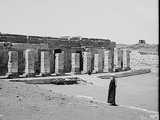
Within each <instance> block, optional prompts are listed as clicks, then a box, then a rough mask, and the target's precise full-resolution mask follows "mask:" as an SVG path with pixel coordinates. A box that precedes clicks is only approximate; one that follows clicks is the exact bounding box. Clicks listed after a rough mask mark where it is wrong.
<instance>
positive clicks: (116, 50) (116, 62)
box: [114, 48, 119, 71]
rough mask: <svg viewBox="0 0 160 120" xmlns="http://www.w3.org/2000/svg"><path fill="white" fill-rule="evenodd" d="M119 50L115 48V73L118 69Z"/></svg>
mask: <svg viewBox="0 0 160 120" xmlns="http://www.w3.org/2000/svg"><path fill="white" fill-rule="evenodd" d="M118 67H119V66H118V49H117V48H114V71H115V70H116V69H118Z"/></svg>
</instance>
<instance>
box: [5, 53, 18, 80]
mask: <svg viewBox="0 0 160 120" xmlns="http://www.w3.org/2000/svg"><path fill="white" fill-rule="evenodd" d="M8 57H9V58H8V73H7V76H8V77H17V76H18V52H17V51H9V52H8Z"/></svg>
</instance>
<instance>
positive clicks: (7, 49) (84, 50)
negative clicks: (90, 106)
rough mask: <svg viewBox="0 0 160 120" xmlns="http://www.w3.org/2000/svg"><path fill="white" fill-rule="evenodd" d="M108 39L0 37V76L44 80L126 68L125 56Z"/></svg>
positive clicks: (127, 65)
mask: <svg viewBox="0 0 160 120" xmlns="http://www.w3.org/2000/svg"><path fill="white" fill-rule="evenodd" d="M115 46H116V44H115V42H113V41H110V40H108V39H95V38H83V37H60V38H53V37H40V36H25V35H14V34H0V75H4V74H6V75H8V76H23V77H28V76H36V75H39V76H47V75H51V74H54V73H55V74H64V73H73V74H77V73H88V72H89V71H90V72H92V73H99V72H114V71H115V69H121V70H124V69H126V68H129V52H128V51H127V50H119V49H118V50H117V49H116V48H115Z"/></svg>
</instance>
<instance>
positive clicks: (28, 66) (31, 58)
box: [24, 49, 35, 77]
mask: <svg viewBox="0 0 160 120" xmlns="http://www.w3.org/2000/svg"><path fill="white" fill-rule="evenodd" d="M34 65H35V51H34V50H32V49H27V50H25V73H24V76H25V77H31V76H34V75H35V69H34Z"/></svg>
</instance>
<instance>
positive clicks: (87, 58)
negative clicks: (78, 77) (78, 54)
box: [82, 52, 91, 73]
mask: <svg viewBox="0 0 160 120" xmlns="http://www.w3.org/2000/svg"><path fill="white" fill-rule="evenodd" d="M89 71H91V53H90V52H83V71H82V73H88V72H89Z"/></svg>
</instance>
